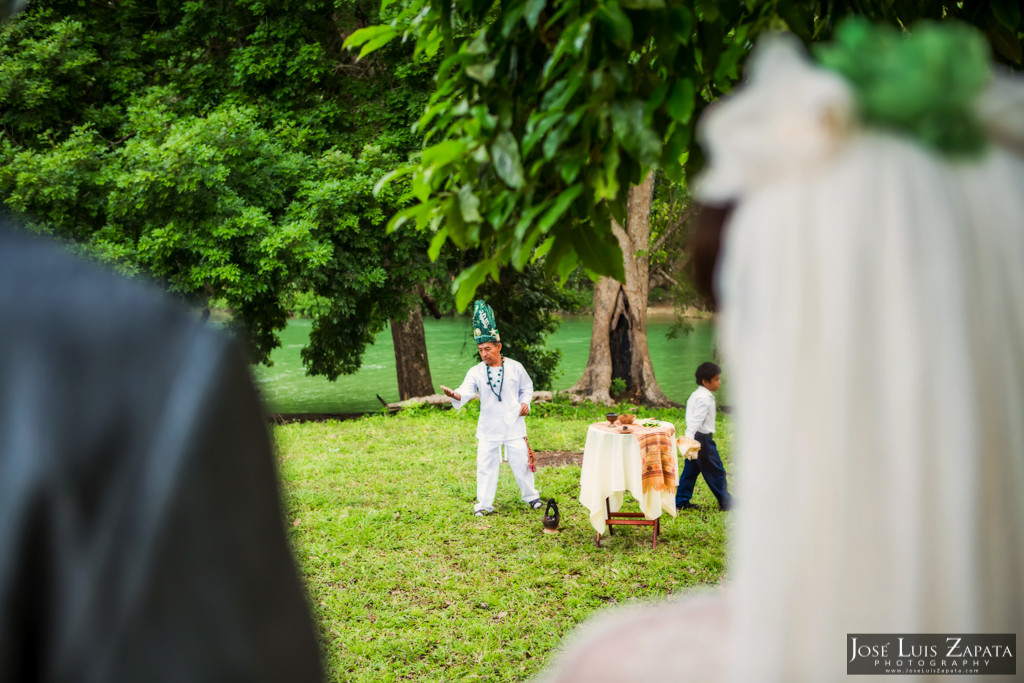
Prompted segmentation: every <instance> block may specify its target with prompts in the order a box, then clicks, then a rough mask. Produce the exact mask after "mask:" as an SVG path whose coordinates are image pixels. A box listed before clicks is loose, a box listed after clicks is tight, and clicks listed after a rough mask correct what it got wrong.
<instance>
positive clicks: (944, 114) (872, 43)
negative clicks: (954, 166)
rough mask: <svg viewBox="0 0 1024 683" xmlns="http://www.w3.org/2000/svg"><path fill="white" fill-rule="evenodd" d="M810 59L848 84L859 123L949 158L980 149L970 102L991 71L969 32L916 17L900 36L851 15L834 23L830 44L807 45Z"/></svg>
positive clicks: (980, 43) (979, 40)
mask: <svg viewBox="0 0 1024 683" xmlns="http://www.w3.org/2000/svg"><path fill="white" fill-rule="evenodd" d="M815 56H816V57H817V59H818V62H819V63H820V64H821V65H822V66H823V67H825V68H827V69H830V70H832V71H835V72H837V73H838V74H839V75H841V76H842V77H843V78H845V79H846V80H847V81H848V82H849V83H850V85H851V87H852V88H853V90H854V92H855V93H856V98H857V104H858V107H859V113H860V116H861V119H862V120H863V121H864V123H865V124H866V125H869V126H877V127H882V128H888V129H891V130H896V131H899V132H903V133H905V134H907V135H910V136H912V137H914V138H916V139H917V140H919V141H920V142H922V143H924V144H925V145H928V146H930V147H932V148H935V149H937V150H939V151H940V152H943V153H945V154H949V155H961V156H962V155H970V154H976V153H979V152H981V151H982V150H983V149H984V147H985V133H984V131H983V129H982V126H981V123H980V122H979V121H978V119H977V117H976V115H975V113H974V101H975V99H976V98H977V97H978V95H980V93H981V91H982V89H983V88H984V87H985V85H986V84H987V83H988V82H989V79H990V77H991V73H990V70H989V51H988V46H987V44H986V43H985V39H984V38H983V37H982V36H981V35H980V34H979V33H978V32H977V31H975V30H974V29H972V28H969V27H967V26H964V25H963V24H958V23H956V22H943V23H942V24H941V25H939V24H937V23H930V22H922V23H921V24H917V25H915V26H914V30H913V32H911V33H909V34H907V35H904V34H901V33H900V32H898V31H897V30H896V29H894V28H891V27H888V26H877V25H873V24H871V23H870V22H869V21H867V20H866V19H863V18H860V17H857V18H852V19H849V20H847V21H846V22H844V23H843V24H841V25H840V26H839V28H838V29H837V31H836V38H835V41H834V42H833V43H831V44H827V45H818V46H815Z"/></svg>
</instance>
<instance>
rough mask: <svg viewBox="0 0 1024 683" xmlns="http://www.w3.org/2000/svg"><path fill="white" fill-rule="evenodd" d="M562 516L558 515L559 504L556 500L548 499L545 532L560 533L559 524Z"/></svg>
mask: <svg viewBox="0 0 1024 683" xmlns="http://www.w3.org/2000/svg"><path fill="white" fill-rule="evenodd" d="M560 519H561V516H560V515H559V514H558V503H556V502H555V499H554V498H548V506H547V507H546V508H545V509H544V519H543V520H542V521H543V523H544V532H545V533H548V534H553V533H555V532H556V531H558V522H559V520H560Z"/></svg>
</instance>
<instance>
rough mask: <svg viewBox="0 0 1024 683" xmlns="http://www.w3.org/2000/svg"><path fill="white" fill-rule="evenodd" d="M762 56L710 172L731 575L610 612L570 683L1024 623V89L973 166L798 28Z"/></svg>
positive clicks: (567, 664)
mask: <svg viewBox="0 0 1024 683" xmlns="http://www.w3.org/2000/svg"><path fill="white" fill-rule="evenodd" d="M750 64H751V68H752V70H753V71H752V76H751V78H750V82H749V83H747V84H746V85H745V86H744V87H742V88H740V89H739V90H738V91H737V93H736V94H735V95H733V96H731V97H729V98H726V99H725V100H723V101H721V102H720V103H718V104H717V105H715V106H714V107H713V108H712V109H710V110H709V111H708V113H707V115H706V117H705V119H704V121H703V122H702V134H703V137H704V147H705V149H706V150H707V151H708V158H709V166H708V171H707V173H706V174H705V176H704V177H703V178H702V180H701V182H700V184H699V186H698V195H699V197H700V199H701V200H702V201H704V202H705V203H709V204H715V203H722V202H727V201H730V202H736V209H735V211H734V213H733V215H732V217H731V220H730V222H729V224H728V225H727V226H726V232H725V235H724V243H723V252H722V255H721V261H720V267H719V270H718V282H717V287H718V298H719V302H720V307H721V314H720V320H719V330H720V338H721V341H722V346H723V351H724V353H725V360H726V363H727V372H729V382H730V395H731V396H732V399H733V402H734V407H735V418H734V419H735V421H734V430H735V440H734V451H733V453H734V456H733V457H734V461H733V462H734V463H735V465H734V473H735V477H736V484H737V485H736V487H735V490H736V501H737V507H736V509H735V511H734V512H732V513H730V514H732V515H734V524H735V527H734V533H733V537H732V553H731V557H730V565H729V581H728V584H729V585H728V587H727V588H726V589H724V590H722V591H718V592H717V593H715V594H712V595H707V596H701V597H696V598H688V599H685V600H683V601H681V602H676V603H669V604H668V605H663V606H660V607H657V608H647V609H642V610H635V611H632V612H627V613H623V614H619V615H616V614H613V615H610V616H608V617H606V618H605V619H604V620H603V624H602V623H600V621H601V620H599V623H598V624H596V625H591V626H589V627H588V630H589V635H586V636H584V637H582V638H581V639H580V641H578V644H577V645H576V646H575V647H572V648H570V649H569V650H568V651H567V652H566V653H565V654H564V655H563V656H562V659H561V664H560V665H559V666H558V667H557V668H556V669H555V670H553V671H552V672H550V673H549V676H548V679H547V680H552V681H575V680H580V681H583V680H587V681H602V680H616V679H618V680H626V679H628V680H645V679H648V678H651V680H672V681H702V682H703V683H706V682H707V681H720V680H731V681H734V682H735V683H749V682H752V681H755V682H762V681H779V682H780V683H781V682H785V683H792V682H800V681H807V682H813V683H822V682H828V681H845V680H847V674H846V659H847V656H846V651H847V634H848V633H879V634H881V633H1024V161H1022V158H1021V156H1015V153H1014V152H1012V151H1010V150H1011V149H1013V148H1014V147H1016V154H1018V155H1019V154H1020V153H1021V152H1022V151H1024V130H1022V128H1024V88H1022V85H1021V83H1020V82H1017V83H1010V82H1005V81H997V82H996V83H995V84H994V85H993V87H992V88H991V89H990V91H989V92H987V93H986V95H985V97H984V98H982V102H981V103H980V109H981V110H982V111H983V113H984V117H985V122H986V127H987V129H988V131H989V133H990V135H991V136H992V137H993V138H994V139H996V140H997V142H998V144H995V145H993V146H992V147H991V148H990V149H989V150H988V151H987V152H986V154H985V155H984V156H983V157H981V158H980V159H974V160H964V161H952V160H949V159H947V158H944V157H941V156H939V155H938V154H937V153H934V152H931V151H928V150H926V149H924V148H923V147H921V146H919V145H918V144H917V143H915V142H913V141H911V140H907V139H904V138H901V137H898V136H896V135H892V134H887V133H884V132H878V131H871V130H866V129H863V128H861V127H859V125H858V124H857V122H856V115H855V113H854V102H853V97H854V96H853V93H852V92H851V91H850V89H849V87H848V86H847V85H846V83H845V81H843V80H842V79H841V78H840V77H838V76H837V75H835V74H833V73H831V72H828V71H824V70H822V69H820V68H818V67H816V66H814V65H812V64H811V63H810V62H809V61H808V59H807V58H806V57H805V56H804V54H803V51H802V48H800V47H799V46H796V45H794V43H790V42H787V41H786V40H785V39H777V40H775V41H774V42H769V43H767V44H762V45H761V49H760V50H759V51H758V53H757V54H756V55H754V56H752V57H751V62H750ZM637 633H641V634H646V637H645V638H644V639H643V640H644V642H645V643H646V644H647V647H648V649H651V650H652V651H654V652H658V653H661V654H660V656H648V657H644V656H630V654H629V653H628V652H623V651H622V650H621V648H620V647H619V644H620V643H621V641H622V638H623V635H624V634H626V635H628V634H637ZM658 634H660V635H658ZM631 651H632V652H633V653H634V655H636V654H639V653H640V652H641V650H639V649H632V650H631ZM610 653H615V654H614V655H613V654H610ZM1019 667H1020V664H1018V671H1019V670H1020V668H1019ZM623 677H625V678H623ZM922 678H924V677H915V676H900V680H901V681H913V680H922ZM957 678H958V679H960V680H965V679H969V678H970V677H968V676H958V677H957ZM984 678H985V680H987V681H992V682H994V681H997V680H1001V677H999V676H985V677H984Z"/></svg>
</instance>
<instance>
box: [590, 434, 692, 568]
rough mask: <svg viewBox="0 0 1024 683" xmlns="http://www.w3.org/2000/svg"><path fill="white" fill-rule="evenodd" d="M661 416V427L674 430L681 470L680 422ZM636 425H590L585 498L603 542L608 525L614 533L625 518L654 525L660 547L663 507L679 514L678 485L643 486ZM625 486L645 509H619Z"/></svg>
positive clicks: (655, 541) (654, 544) (629, 522)
mask: <svg viewBox="0 0 1024 683" xmlns="http://www.w3.org/2000/svg"><path fill="white" fill-rule="evenodd" d="M658 422H659V426H658V428H657V429H658V430H659V431H661V430H664V431H665V432H666V433H668V434H669V435H670V440H671V442H672V452H673V456H674V459H675V464H676V467H675V471H676V472H677V473H678V472H679V459H678V451H677V450H676V446H675V438H674V437H675V426H673V425H672V423H671V422H665V421H658ZM634 431H635V429H632V428H631V429H630V430H629V431H623V430H622V429H621V425H616V426H615V427H611V426H610V425H609V424H608V423H607V422H596V423H594V424H592V425H590V427H589V428H588V429H587V441H586V444H585V445H584V447H583V467H582V471H581V473H580V503H582V504H583V506H584V507H586V508H587V510H589V511H590V524H591V526H593V527H594V529H595V530H596V531H597V539H596V541H595V542H596V543H597V545H598V546H600V545H601V534H603V533H605V530H606V529H607V531H608V533H609V534H611V533H612V530H611V527H612V526H614V525H622V524H625V525H644V526H652V527H654V538H653V541H652V547H654V548H657V547H658V534H659V533H660V531H661V527H660V521H659V520H660V517H661V514H662V512H668V513H669V514H671V515H672V516H673V517H675V516H676V490H675V487H671V488H667V489H665V490H661V491H657V490H653V489H652V490H649V491H648V492H647V493H644V491H643V461H642V456H641V454H640V444H639V443H638V441H637V438H636V436H635V435H634V433H633V432H634ZM676 476H678V474H677V475H676ZM626 491H628V492H629V493H630V494H632V496H633V498H635V499H636V501H637V502H638V503H639V505H640V510H641V511H642V512H619V510H620V509H621V508H622V503H623V500H624V499H625V492H626Z"/></svg>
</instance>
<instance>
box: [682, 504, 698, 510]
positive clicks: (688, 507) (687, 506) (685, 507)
mask: <svg viewBox="0 0 1024 683" xmlns="http://www.w3.org/2000/svg"><path fill="white" fill-rule="evenodd" d="M679 509H680V510H700V505H694V504H693V503H683V504H682V505H680V506H679Z"/></svg>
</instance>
